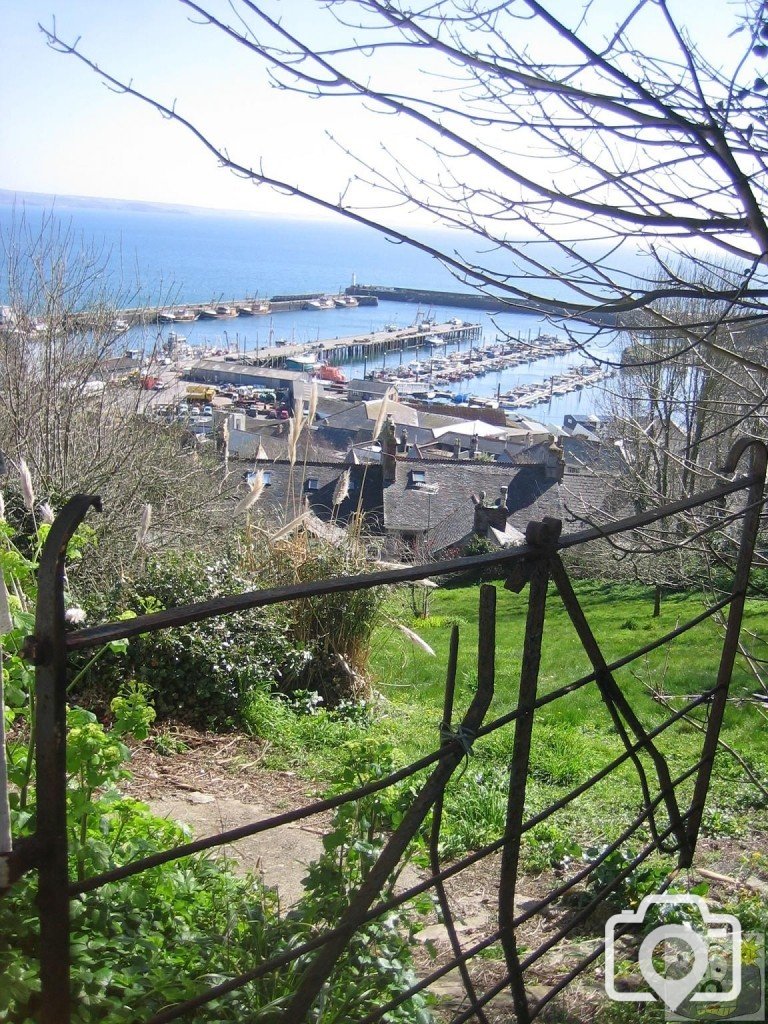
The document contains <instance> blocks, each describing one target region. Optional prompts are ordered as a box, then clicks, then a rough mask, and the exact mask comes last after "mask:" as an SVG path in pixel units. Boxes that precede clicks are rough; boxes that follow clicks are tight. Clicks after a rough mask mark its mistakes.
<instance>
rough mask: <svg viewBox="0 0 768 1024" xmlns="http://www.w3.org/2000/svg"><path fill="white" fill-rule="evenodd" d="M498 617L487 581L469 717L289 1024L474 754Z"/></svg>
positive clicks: (489, 695)
mask: <svg viewBox="0 0 768 1024" xmlns="http://www.w3.org/2000/svg"><path fill="white" fill-rule="evenodd" d="M495 618H496V588H495V587H492V586H489V585H487V584H485V585H483V586H482V587H481V588H480V610H479V625H480V635H479V637H478V656H477V690H476V691H475V696H474V697H473V698H472V703H471V704H470V706H469V708H468V710H467V712H466V714H465V716H464V720H463V722H462V723H461V726H460V727H459V730H457V733H458V735H457V738H456V739H455V740H453V741H452V742H451V744H450V745H447V746H445V747H444V748H443V750H442V756H441V758H440V761H439V763H438V764H437V766H436V767H435V769H434V771H433V773H432V775H431V776H430V777H429V779H427V781H426V782H425V783H424V786H423V787H422V789H421V792H420V793H419V794H418V796H417V797H416V799H415V800H414V802H413V803H412V804H411V806H410V808H409V809H408V811H407V812H406V814H405V817H404V818H403V821H402V823H401V824H400V825H399V827H398V828H397V829H396V831H395V832H394V833H393V834H392V835H391V836H390V838H389V839H388V840H387V843H386V844H385V846H384V849H383V850H382V851H381V853H380V855H379V858H378V860H377V861H376V863H375V864H374V865H373V867H372V868H371V870H370V872H369V874H368V876H367V878H366V879H365V881H364V882H363V883H362V885H361V886H360V888H359V889H358V891H357V894H356V896H355V898H354V900H353V901H352V903H351V904H350V906H349V907H348V908H347V910H346V912H345V913H344V915H343V916H342V919H341V921H340V924H339V929H340V932H339V934H338V936H337V937H335V938H334V939H332V940H331V941H330V942H328V943H326V945H325V946H324V947H323V949H322V950H321V951H320V953H319V954H318V956H317V957H316V958H315V960H314V961H313V962H312V963H311V964H310V966H309V967H308V968H307V970H306V972H305V973H304V975H303V977H302V979H301V981H300V983H299V986H298V988H297V989H296V992H295V993H294V995H293V999H292V1000H291V1002H290V1003H289V1005H288V1007H287V1008H286V1011H285V1017H284V1020H285V1022H286V1024H301V1022H302V1021H304V1020H305V1018H306V1016H307V1014H308V1013H309V1010H310V1008H311V1006H312V1004H313V1002H314V1001H315V999H316V998H317V995H318V993H319V992H320V989H321V988H322V986H323V984H324V983H325V982H326V981H327V980H328V977H329V975H330V974H331V971H332V970H333V968H334V966H335V964H336V961H337V960H338V958H339V956H340V955H341V953H342V952H343V950H344V949H345V947H346V945H347V943H348V942H349V940H350V939H351V938H352V936H353V935H354V933H355V931H356V930H357V929H358V928H359V927H360V925H361V923H362V921H363V920H364V919H365V915H366V913H367V912H368V910H369V909H370V907H371V905H372V904H373V901H374V900H375V899H376V896H377V895H378V894H379V892H380V891H381V889H382V887H383V886H384V883H385V882H386V880H387V878H388V877H389V875H390V874H391V872H392V871H393V869H394V868H395V866H396V865H397V863H398V861H399V860H400V858H401V857H402V855H403V854H404V852H405V850H406V848H407V846H408V844H409V843H410V842H411V840H412V839H413V837H414V836H415V835H416V832H417V831H418V829H419V826H420V825H421V823H422V822H423V820H424V818H425V817H426V816H427V814H428V813H429V811H430V810H431V808H432V807H433V805H434V803H435V800H436V799H437V797H438V796H439V795H440V793H441V792H443V790H444V789H445V786H446V785H447V783H448V781H449V779H450V778H451V776H452V775H453V773H454V771H455V770H456V768H457V767H458V765H459V764H460V763H461V761H462V759H463V758H464V757H465V756H466V754H467V753H468V749H464V743H469V742H471V739H472V738H474V736H475V734H476V732H477V730H478V729H479V727H480V725H481V724H482V721H483V718H484V717H485V715H486V713H487V711H488V707H489V706H490V703H491V700H492V699H493V689H494V653H495V650H494V647H495Z"/></svg>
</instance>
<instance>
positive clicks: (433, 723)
mask: <svg viewBox="0 0 768 1024" xmlns="http://www.w3.org/2000/svg"><path fill="white" fill-rule="evenodd" d="M577 595H578V598H579V600H580V602H581V604H582V607H583V608H584V609H585V612H586V615H587V618H588V621H589V622H590V625H591V627H592V630H593V632H594V634H595V635H596V637H597V639H598V641H599V643H600V645H601V648H602V650H603V652H604V655H605V657H606V659H607V660H608V661H612V660H614V659H616V658H619V657H621V656H622V655H625V654H627V653H629V652H630V651H631V650H633V649H634V648H637V647H640V646H642V645H645V644H647V643H649V642H650V641H652V640H654V639H656V638H657V637H659V636H661V635H663V634H665V633H666V632H668V631H670V630H672V629H674V628H675V627H676V626H677V625H679V624H681V623H683V622H685V621H686V620H687V619H689V618H692V617H693V616H695V615H696V614H698V613H699V612H700V611H701V610H702V607H703V604H702V600H701V597H700V596H698V595H694V594H673V595H669V596H667V597H666V598H665V600H664V601H663V603H662V609H661V615H660V616H659V617H657V618H653V616H652V611H653V603H652V596H651V593H650V591H649V590H648V589H647V588H642V587H639V586H638V587H630V586H627V585H608V584H598V583H580V584H578V585H577ZM478 598H479V590H478V588H477V587H476V586H470V587H464V588H456V589H440V590H437V591H434V592H432V594H431V597H430V603H429V604H430V607H429V615H428V616H427V618H424V619H414V618H413V613H412V611H411V610H410V600H409V595H408V593H407V591H401V592H400V593H399V594H396V595H393V596H392V597H391V598H390V599H389V601H388V604H387V606H386V619H387V622H386V624H385V625H382V627H381V628H380V629H379V630H378V631H377V633H376V636H375V640H374V645H373V650H372V652H371V674H372V677H373V680H374V686H375V687H376V689H377V690H378V691H379V692H380V693H381V695H382V697H381V700H380V701H379V704H378V706H377V707H376V708H375V709H374V710H373V711H372V712H371V713H370V714H368V713H367V712H364V713H362V714H357V715H356V717H353V718H352V719H343V718H342V719H339V718H337V717H335V716H333V715H327V714H324V713H320V714H313V715H306V716H290V721H289V720H288V718H287V717H286V721H285V723H284V727H285V728H284V733H283V735H282V738H280V735H281V734H280V730H278V739H277V743H276V745H275V748H274V751H273V753H272V755H271V756H272V763H273V764H275V765H280V766H288V765H290V766H291V767H293V768H297V769H298V770H300V771H301V772H302V773H303V774H306V775H307V776H309V777H313V778H315V779H324V780H327V781H329V782H330V781H332V780H333V779H334V778H336V777H337V775H338V771H339V765H340V761H341V760H343V758H344V756H345V752H346V750H347V749H348V747H345V744H346V743H348V742H349V741H350V740H352V741H355V742H356V743H358V744H359V743H363V744H370V745H371V750H372V751H373V753H372V754H371V757H375V756H377V755H376V753H375V752H376V751H380V749H381V746H382V745H385V746H388V747H391V748H394V754H393V756H394V760H395V763H398V764H400V763H402V764H404V763H407V762H408V761H411V760H413V759H415V758H416V757H418V756H420V755H421V754H423V753H425V752H427V751H429V750H432V749H434V748H435V746H436V745H437V742H438V735H439V733H438V730H439V724H440V719H441V712H442V701H443V688H444V682H445V666H446V662H447V650H448V643H449V637H450V631H451V626H452V625H453V624H454V623H456V624H458V625H459V628H460V637H461V647H460V655H459V672H458V685H457V694H456V710H455V714H454V721H455V722H456V721H460V718H461V714H462V713H463V711H464V709H465V708H466V706H467V704H468V702H469V700H470V699H471V695H472V693H473V691H474V686H475V681H476V659H477V622H476V620H477V605H478ZM526 604H527V591H524V592H523V594H522V595H515V594H512V593H511V592H509V591H506V590H504V589H503V587H502V586H501V585H499V586H498V605H497V633H496V644H497V646H496V689H495V696H494V700H493V704H492V706H491V710H490V713H489V715H488V717H487V719H486V721H490V720H491V719H493V718H495V717H497V716H500V715H503V714H505V713H506V712H508V711H510V710H511V709H512V708H514V706H515V702H516V697H517V689H518V683H519V674H520V663H521V649H522V637H523V631H524V626H525V614H526ZM766 613H768V604H766V603H764V602H759V601H753V602H750V603H749V605H748V609H747V616H746V622H745V625H746V627H747V628H748V629H749V630H752V631H754V632H756V633H764V632H765V629H764V627H766V626H768V617H767V615H766ZM396 622H400V623H404V624H405V625H407V626H409V627H410V628H412V629H414V630H415V631H416V632H418V634H419V635H420V636H421V637H422V638H423V639H424V640H425V641H426V642H427V643H428V644H429V645H430V646H431V647H432V648H433V649H434V651H435V654H436V657H431V656H430V655H428V654H427V653H426V652H424V651H423V650H421V649H420V648H419V647H418V646H416V645H414V644H412V643H411V642H410V641H409V640H408V639H407V638H406V637H405V636H404V635H403V633H402V632H401V631H400V630H398V629H397V628H396V627H395V626H394V625H393V623H396ZM721 643H722V630H721V628H720V627H719V626H718V625H717V624H716V623H714V622H712V621H707V622H705V623H703V624H701V625H699V626H697V627H695V628H694V629H693V630H691V631H689V632H688V633H686V634H684V635H683V636H681V637H679V638H677V639H675V640H674V641H672V642H671V644H669V645H666V646H665V648H663V649H661V650H659V651H656V652H653V653H652V654H650V655H648V656H645V657H643V658H642V659H640V660H639V661H637V662H635V663H633V664H632V665H630V666H627V667H626V668H624V669H622V670H620V671H619V672H618V673H617V676H616V678H617V681H618V683H619V685H620V687H621V689H622V691H623V693H624V694H625V695H626V697H627V698H628V699H629V701H630V702H631V704H632V707H633V708H634V709H635V711H636V713H637V714H638V716H639V718H640V719H641V721H642V722H643V724H644V725H645V726H646V728H648V729H650V728H653V727H654V725H656V724H658V723H660V722H661V721H663V720H664V719H665V718H666V717H668V715H669V711H668V710H666V709H665V708H664V707H663V706H662V705H661V703H660V702H659V701H658V700H657V699H654V696H653V694H663V695H664V696H665V697H666V698H667V699H668V700H669V701H670V702H671V703H672V705H673V707H675V708H677V707H680V706H681V704H682V699H681V698H682V697H683V696H684V695H695V694H698V693H700V692H701V691H702V690H704V689H707V688H708V687H710V686H711V685H712V684H713V682H714V679H715V674H716V672H717V664H718V659H719V656H720V648H721ZM589 670H590V665H589V661H588V659H587V656H586V654H585V652H584V650H583V648H582V645H581V643H580V641H579V639H578V637H577V636H576V633H575V630H574V628H573V626H572V625H571V623H570V620H569V619H568V617H567V614H566V612H565V609H564V608H563V606H562V603H561V602H560V599H559V597H558V595H557V594H556V593H555V592H554V591H551V592H550V595H549V597H548V604H547V619H546V626H545V631H544V641H543V653H542V665H541V674H540V681H539V693H540V694H545V693H547V692H549V691H551V690H553V689H555V688H558V687H560V686H562V685H563V684H565V683H568V682H570V681H572V680H574V679H576V678H578V677H579V676H581V675H583V674H586V673H587V672H588V671H589ZM756 689H757V684H756V682H755V679H754V678H753V676H752V675H751V673H750V672H749V670H748V668H747V667H746V665H745V663H744V662H743V660H741V661H740V663H739V664H738V665H737V668H736V670H735V673H734V679H733V687H732V694H733V696H734V697H740V696H744V695H747V694H751V693H752V692H753V691H754V690H756ZM705 713H706V712H705V710H704V709H698V710H697V711H696V712H694V716H695V718H696V719H697V721H699V722H704V720H705ZM764 730H765V718H764V717H763V716H762V715H761V714H760V712H759V711H758V710H756V709H755V708H754V707H752V706H749V705H746V704H739V703H738V701H736V700H734V701H732V703H731V704H730V705H729V708H728V711H727V715H726V721H725V726H724V731H723V738H724V739H725V740H726V742H727V743H728V744H729V745H730V746H732V747H733V748H734V749H735V750H737V751H738V752H739V754H740V756H741V757H742V758H743V759H744V760H745V761H746V762H747V763H748V764H749V766H750V767H751V768H752V770H753V771H754V773H755V774H756V775H757V776H759V778H760V779H762V780H766V779H768V751H767V750H766V744H765V743H764V741H763V740H762V735H764ZM513 738H514V732H513V726H511V725H508V726H505V727H503V728H501V729H499V730H497V731H495V732H493V733H492V734H491V735H488V736H486V737H483V738H481V739H480V740H478V741H477V743H476V744H475V748H474V752H473V755H472V756H471V757H470V758H469V759H468V761H467V763H466V767H465V768H464V770H463V771H462V772H461V773H460V777H459V778H458V779H457V780H456V781H454V782H453V783H452V784H451V789H450V792H449V794H448V799H447V812H446V824H445V828H444V841H445V847H446V852H448V853H457V852H459V851H461V850H463V849H467V848H473V847H476V846H478V845H480V844H481V843H483V842H486V841H489V840H492V839H494V838H496V837H497V836H498V835H499V833H500V831H502V830H503V824H504V815H505V808H506V790H507V786H508V764H509V759H510V755H511V751H512V743H513ZM702 740H703V735H702V733H701V732H700V731H699V730H698V729H696V728H695V726H694V725H692V724H688V723H685V722H681V723H678V724H676V725H675V726H673V727H672V728H670V729H669V730H667V731H666V732H665V733H663V734H662V735H661V736H660V737H659V739H658V747H659V749H660V750H661V751H662V752H663V754H664V756H665V758H666V760H667V762H668V764H669V769H670V773H671V775H672V777H673V778H674V777H675V776H676V775H677V774H679V773H681V772H682V771H684V770H685V769H686V768H688V767H689V766H690V765H691V764H693V763H694V762H695V761H696V759H697V757H698V756H699V755H700V752H701V746H702ZM356 749H358V754H359V748H356ZM622 750H623V746H622V744H621V740H620V739H619V737H618V736H617V734H616V731H615V729H614V726H613V724H612V722H611V719H610V715H609V713H608V710H607V708H606V706H605V705H604V703H603V701H602V699H601V696H600V693H599V690H598V688H597V686H596V684H594V683H591V684H589V685H588V686H586V687H584V688H582V689H580V690H579V691H578V692H576V693H573V694H570V695H568V696H567V697H565V698H562V699H559V700H557V701H555V702H553V703H552V704H549V705H547V706H545V707H544V708H542V709H541V710H540V711H538V712H537V715H536V720H535V727H534V735H533V747H532V754H531V764H530V775H529V782H528V791H527V804H528V809H529V811H531V812H534V813H535V812H536V811H538V810H540V809H541V808H542V807H544V806H546V804H547V803H549V802H550V801H551V800H553V799H556V798H557V797H559V796H561V795H563V794H564V793H566V792H568V791H570V790H571V789H572V788H573V787H574V786H577V785H579V784H580V783H582V782H584V781H585V780H586V779H587V778H588V777H589V776H590V775H591V774H592V773H594V772H595V771H596V770H598V769H599V768H600V767H602V766H603V765H604V764H605V763H606V762H608V761H609V760H611V759H612V758H613V757H615V756H616V755H618V754H619V753H621V752H622ZM644 763H645V766H646V768H647V769H648V771H649V777H650V779H651V783H652V788H654V786H653V781H654V780H653V774H652V768H651V765H650V761H649V760H648V759H647V758H645V759H644ZM690 790H691V785H690V783H689V784H685V785H683V786H682V787H681V789H680V798H681V802H683V803H684V801H685V797H686V796H688V795H689V794H690ZM640 806H641V792H640V787H639V785H638V780H637V773H636V770H635V768H634V767H633V766H632V765H631V764H629V763H626V764H624V765H623V766H622V767H621V768H619V769H618V770H617V771H615V772H614V773H613V774H612V775H610V776H609V777H608V778H607V779H606V780H605V781H603V782H601V783H600V784H598V785H597V786H595V787H594V788H592V789H591V790H589V792H588V793H586V794H585V795H584V796H582V797H580V798H579V799H578V800H577V801H576V802H575V803H573V804H572V805H570V807H569V808H567V809H566V810H565V811H563V812H560V813H559V814H558V815H557V816H556V818H554V819H552V821H551V822H548V823H546V824H543V825H541V826H538V827H537V828H536V829H534V831H533V833H532V834H531V836H530V837H529V841H528V852H529V857H530V858H532V859H533V861H535V860H536V858H537V857H538V858H540V859H541V860H542V863H543V862H545V861H547V860H553V859H556V858H557V856H558V855H559V852H561V851H562V850H564V849H567V848H568V847H569V845H570V844H572V843H578V844H581V845H597V846H599V845H600V844H601V843H604V842H605V841H608V840H610V839H611V838H613V837H614V836H615V835H617V834H618V833H619V832H620V831H621V827H622V826H623V825H624V824H625V823H626V822H627V821H628V820H630V819H631V818H632V817H633V816H634V815H635V814H637V813H638V810H639V808H640ZM765 820H766V816H765V807H764V801H763V800H762V797H761V794H760V792H759V790H758V789H757V788H756V787H755V786H753V785H749V784H747V783H746V781H745V779H744V771H743V768H742V767H740V766H739V765H738V764H737V763H736V761H735V760H734V759H733V758H731V757H730V756H728V755H727V754H721V755H720V756H719V757H718V760H717V763H716V768H715V775H714V778H713V784H712V793H711V797H710V800H709V802H708V806H707V812H706V815H705V822H704V829H705V831H706V832H709V833H715V834H718V835H723V834H725V835H744V834H747V833H748V832H749V831H750V829H753V828H755V827H760V826H761V825H762V824H764V823H765ZM659 821H660V826H662V827H663V825H664V824H665V822H666V819H665V817H664V815H663V814H660V815H659ZM534 866H535V865H534Z"/></svg>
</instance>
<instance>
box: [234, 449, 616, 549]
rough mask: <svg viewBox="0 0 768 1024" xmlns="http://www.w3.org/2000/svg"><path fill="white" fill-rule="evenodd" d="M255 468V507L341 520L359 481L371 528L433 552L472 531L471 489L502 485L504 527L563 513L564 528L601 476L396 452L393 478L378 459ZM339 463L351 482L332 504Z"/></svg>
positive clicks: (597, 490) (589, 516)
mask: <svg viewBox="0 0 768 1024" xmlns="http://www.w3.org/2000/svg"><path fill="white" fill-rule="evenodd" d="M260 468H262V469H264V470H267V471H269V472H270V473H271V482H270V486H269V487H267V488H266V489H265V491H264V495H263V496H262V498H260V500H259V502H258V504H257V505H255V506H254V512H256V513H258V512H262V513H265V514H270V515H273V516H275V517H276V518H277V519H279V520H280V521H283V520H284V519H285V517H286V509H287V515H288V518H289V519H290V518H293V516H294V515H296V514H298V513H299V512H301V511H302V509H303V508H305V502H306V503H308V505H309V508H310V509H311V510H312V513H313V514H314V515H315V516H317V517H318V518H319V519H321V520H322V521H323V522H326V523H329V522H331V523H333V524H334V525H337V524H338V525H345V524H346V523H347V522H348V521H349V519H350V518H351V517H352V516H353V515H354V514H355V513H356V511H357V508H358V503H359V496H360V490H359V488H360V487H361V486H362V487H363V496H362V501H361V502H360V508H361V509H362V510H363V511H364V512H365V513H366V515H367V526H368V529H369V531H371V532H372V533H381V532H386V533H387V534H388V535H390V536H394V537H398V538H399V537H400V536H401V535H402V534H415V535H418V536H420V537H423V538H424V539H425V541H426V543H427V544H428V546H429V549H430V550H431V551H432V553H437V552H440V551H443V550H445V549H446V548H448V547H451V546H454V545H456V544H458V543H459V542H461V541H463V540H464V539H466V538H467V537H468V536H469V535H470V534H471V533H472V532H473V529H474V520H475V506H474V503H473V501H472V496H473V495H475V496H479V495H480V493H481V492H484V493H485V500H486V502H487V503H488V504H491V503H495V502H496V501H497V500H498V498H499V497H500V496H501V489H502V488H506V493H507V499H506V503H507V509H508V518H507V526H508V533H509V534H510V535H514V534H513V531H519V533H520V534H524V533H525V528H526V527H527V525H528V523H529V522H530V521H531V520H533V519H535V520H540V519H542V518H543V517H544V516H554V517H556V518H558V519H562V520H563V524H564V530H565V532H569V531H573V530H575V529H581V528H583V526H585V525H587V524H588V523H591V522H593V521H594V520H595V519H597V518H599V514H598V513H599V510H600V509H601V507H602V502H603V501H604V500H605V495H606V487H605V481H604V480H602V479H601V478H600V477H598V476H595V475H593V474H590V473H584V472H568V471H567V470H566V472H565V475H564V477H563V480H562V482H560V481H558V480H556V479H554V478H547V475H546V472H545V470H544V467H543V466H540V465H536V466H511V465H509V464H506V465H502V464H498V463H483V462H466V461H460V462H456V461H443V460H421V461H417V460H413V459H404V458H400V459H398V460H397V462H396V465H395V480H394V481H393V482H392V483H388V484H386V485H384V484H383V481H382V467H381V465H380V464H377V463H368V464H367V465H365V464H362V465H354V464H352V463H349V462H346V463H340V462H336V463H333V462H323V461H311V462H308V463H307V465H306V467H304V466H303V464H302V463H301V462H300V461H297V463H296V466H295V467H294V470H293V472H292V473H291V470H290V465H289V463H288V462H287V461H278V462H275V463H271V464H270V463H261V464H260ZM345 469H349V470H350V478H351V480H352V483H353V487H352V490H351V492H350V495H349V497H347V498H346V499H345V500H344V501H343V502H342V503H341V505H339V506H338V508H337V509H334V507H333V493H334V490H335V488H336V485H337V483H338V481H339V478H340V476H341V474H342V473H343V472H344V470H345ZM422 473H423V474H424V479H423V481H422V479H421V477H420V474H422ZM310 480H312V481H316V482H317V483H316V486H315V485H312V486H311V487H309V486H308V482H309V481H310ZM289 481H290V484H289ZM355 485H356V486H355Z"/></svg>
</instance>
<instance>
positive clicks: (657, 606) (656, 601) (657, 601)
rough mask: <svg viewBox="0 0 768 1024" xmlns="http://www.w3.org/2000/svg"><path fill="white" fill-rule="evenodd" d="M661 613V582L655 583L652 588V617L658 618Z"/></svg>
mask: <svg viewBox="0 0 768 1024" xmlns="http://www.w3.org/2000/svg"><path fill="white" fill-rule="evenodd" d="M660 615H661V584H660V583H657V584H656V586H655V587H654V588H653V617H654V619H658V617H659V616H660Z"/></svg>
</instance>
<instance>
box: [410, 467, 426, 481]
mask: <svg viewBox="0 0 768 1024" xmlns="http://www.w3.org/2000/svg"><path fill="white" fill-rule="evenodd" d="M426 482H427V474H426V471H425V470H423V469H412V470H411V483H412V484H425V483H426Z"/></svg>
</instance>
